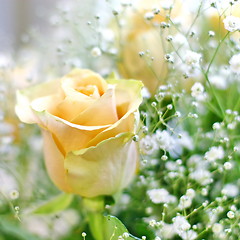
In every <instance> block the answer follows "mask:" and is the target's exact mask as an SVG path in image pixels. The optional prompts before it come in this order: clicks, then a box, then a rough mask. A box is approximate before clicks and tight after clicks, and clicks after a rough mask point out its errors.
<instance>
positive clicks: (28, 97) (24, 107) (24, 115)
mask: <svg viewBox="0 0 240 240" xmlns="http://www.w3.org/2000/svg"><path fill="white" fill-rule="evenodd" d="M43 89H44V91H43ZM56 91H60V81H59V80H55V81H51V82H46V83H42V84H39V85H37V86H34V87H30V88H27V89H25V90H21V91H19V90H18V91H17V105H16V107H15V112H16V114H17V115H18V117H19V118H20V120H21V121H22V122H25V123H37V118H36V117H35V116H34V113H33V111H32V109H31V107H30V104H31V102H32V101H33V100H34V99H36V98H41V97H44V96H48V95H52V94H55V93H56Z"/></svg>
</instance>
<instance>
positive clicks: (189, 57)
mask: <svg viewBox="0 0 240 240" xmlns="http://www.w3.org/2000/svg"><path fill="white" fill-rule="evenodd" d="M201 57H202V55H201V54H199V53H197V52H193V51H189V50H188V51H187V52H186V55H185V63H186V64H187V65H189V66H193V67H196V66H198V65H199V62H200V59H201Z"/></svg>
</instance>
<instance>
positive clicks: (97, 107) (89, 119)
mask: <svg viewBox="0 0 240 240" xmlns="http://www.w3.org/2000/svg"><path fill="white" fill-rule="evenodd" d="M116 121H118V116H117V111H116V100H115V92H114V89H108V90H107V92H106V93H105V94H103V95H102V96H101V97H100V98H99V100H97V101H95V102H94V104H92V105H91V106H90V107H89V108H87V109H86V110H85V111H84V112H82V113H81V114H79V115H78V116H77V117H76V118H75V119H73V120H72V122H73V123H75V124H80V125H85V126H94V125H95V126H98V125H107V124H113V123H115V122H116Z"/></svg>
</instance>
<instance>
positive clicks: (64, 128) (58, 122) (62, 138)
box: [35, 112, 109, 155]
mask: <svg viewBox="0 0 240 240" xmlns="http://www.w3.org/2000/svg"><path fill="white" fill-rule="evenodd" d="M35 115H36V116H37V117H38V124H39V125H40V126H41V127H42V128H43V129H45V130H47V131H49V132H51V133H52V134H53V139H54V141H55V143H56V145H57V146H58V148H59V150H60V151H61V152H62V154H63V155H65V154H67V153H68V152H70V151H73V150H77V149H81V148H85V147H86V146H87V144H88V142H89V141H90V140H91V139H92V138H94V137H96V136H97V135H98V134H99V133H100V132H101V131H103V130H105V129H107V128H108V127H109V125H105V126H93V127H90V126H81V125H76V124H73V123H70V122H68V121H66V120H64V119H61V118H58V117H56V116H53V115H51V114H50V113H48V112H35Z"/></svg>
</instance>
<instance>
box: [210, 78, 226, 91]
mask: <svg viewBox="0 0 240 240" xmlns="http://www.w3.org/2000/svg"><path fill="white" fill-rule="evenodd" d="M209 81H210V83H211V84H212V85H213V86H215V87H216V88H218V89H226V88H227V80H226V78H225V77H224V76H219V75H214V76H210V77H209Z"/></svg>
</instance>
